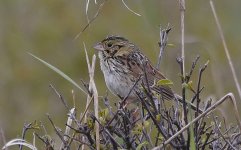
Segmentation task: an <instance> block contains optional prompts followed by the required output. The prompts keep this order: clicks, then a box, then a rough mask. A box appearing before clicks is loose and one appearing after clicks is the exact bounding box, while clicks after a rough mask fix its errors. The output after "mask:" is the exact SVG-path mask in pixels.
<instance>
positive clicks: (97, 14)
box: [74, 0, 107, 40]
mask: <svg viewBox="0 0 241 150" xmlns="http://www.w3.org/2000/svg"><path fill="white" fill-rule="evenodd" d="M106 1H107V0H105V1H104V2H103V3H102V4H100V6H99V9H98V10H97V12H96V14H95V15H94V17H93V18H92V19H91V20H89V21H88V24H87V25H86V26H85V27H84V28H83V29H82V30H81V31H80V32H79V33H78V34H77V35H76V36H75V38H74V40H76V39H77V38H78V37H79V36H80V35H81V34H82V33H83V32H84V31H85V30H86V29H87V28H88V27H89V26H90V24H91V23H92V22H93V21H95V19H96V18H97V17H98V16H99V14H100V11H101V9H102V7H103V6H104V4H105V2H106Z"/></svg>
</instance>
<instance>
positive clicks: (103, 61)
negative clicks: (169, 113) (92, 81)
mask: <svg viewBox="0 0 241 150" xmlns="http://www.w3.org/2000/svg"><path fill="white" fill-rule="evenodd" d="M94 49H96V50H97V51H98V56H99V59H100V67H101V71H102V72H103V74H104V78H105V83H106V85H107V88H108V89H109V90H110V91H111V93H113V94H114V95H117V96H119V97H121V98H124V97H126V96H127V95H128V94H129V92H130V90H131V88H132V87H133V85H134V84H135V83H136V82H137V80H138V78H139V76H141V75H144V73H146V77H147V81H146V82H148V84H149V85H150V87H152V88H151V89H152V90H154V91H156V92H157V93H159V94H161V95H162V96H163V98H165V99H173V97H174V93H173V91H172V90H171V88H170V87H169V86H168V85H159V86H158V85H155V84H156V81H159V80H162V79H167V78H166V77H165V76H164V75H163V74H162V73H161V72H160V71H159V70H157V69H156V68H155V67H153V65H152V64H151V61H150V60H149V59H148V58H147V57H146V56H145V55H144V54H143V53H142V52H141V50H140V48H139V47H138V46H136V45H135V44H133V43H132V42H130V41H129V40H127V39H126V38H124V37H121V36H107V38H105V39H104V40H102V41H101V42H98V43H97V44H96V45H95V46H94ZM140 83H141V81H140ZM146 84H147V83H146ZM137 87H138V86H137ZM128 98H129V99H135V98H136V95H135V92H134V91H133V92H131V93H130V94H129V96H128Z"/></svg>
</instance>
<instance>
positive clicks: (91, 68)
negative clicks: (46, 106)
mask: <svg viewBox="0 0 241 150" xmlns="http://www.w3.org/2000/svg"><path fill="white" fill-rule="evenodd" d="M84 50H85V54H86V61H87V65H88V71H89V77H90V84H89V89H90V91H91V93H92V94H93V97H94V111H95V117H96V118H97V119H99V111H98V110H99V103H98V91H97V88H96V85H95V82H94V72H95V62H96V56H95V55H93V57H92V64H91V65H90V62H89V57H88V53H87V50H86V47H85V44H84ZM99 131H100V127H99V123H98V122H97V121H96V122H95V132H96V135H95V138H96V149H97V150H99V149H100V135H99V134H100V133H99Z"/></svg>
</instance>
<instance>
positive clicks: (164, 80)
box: [157, 79, 173, 86]
mask: <svg viewBox="0 0 241 150" xmlns="http://www.w3.org/2000/svg"><path fill="white" fill-rule="evenodd" d="M157 85H158V86H160V85H173V82H172V81H171V80H168V79H161V80H159V81H157Z"/></svg>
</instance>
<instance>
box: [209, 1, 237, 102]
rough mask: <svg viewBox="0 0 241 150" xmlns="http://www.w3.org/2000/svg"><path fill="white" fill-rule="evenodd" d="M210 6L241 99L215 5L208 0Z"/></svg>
mask: <svg viewBox="0 0 241 150" xmlns="http://www.w3.org/2000/svg"><path fill="white" fill-rule="evenodd" d="M210 6H211V9H212V12H213V16H214V18H215V22H216V24H217V27H218V32H219V35H220V38H221V40H222V43H223V47H224V51H225V53H226V56H227V59H228V63H229V67H230V69H231V72H232V75H233V79H234V82H235V85H236V88H237V90H238V94H239V98H240V100H241V88H240V85H239V82H238V78H237V74H236V71H235V69H234V66H233V62H232V60H231V57H230V54H229V50H228V47H227V44H226V41H225V38H224V34H223V30H222V28H221V25H220V22H219V19H218V16H217V13H216V10H215V7H214V4H213V1H212V0H210Z"/></svg>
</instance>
